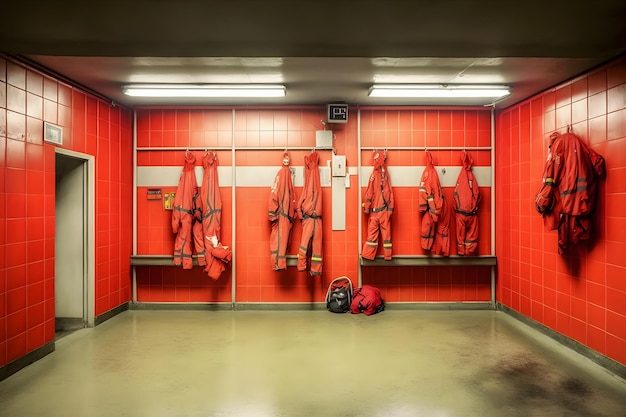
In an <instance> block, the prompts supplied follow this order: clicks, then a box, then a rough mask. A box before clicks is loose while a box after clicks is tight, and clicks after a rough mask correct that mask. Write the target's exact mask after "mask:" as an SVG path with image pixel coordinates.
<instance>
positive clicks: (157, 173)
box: [136, 166, 492, 187]
mask: <svg viewBox="0 0 626 417" xmlns="http://www.w3.org/2000/svg"><path fill="white" fill-rule="evenodd" d="M292 168H293V171H294V174H295V175H294V186H296V187H301V186H303V185H304V167H303V166H294V167H292ZM279 169H280V168H278V167H268V166H245V167H236V168H235V173H236V178H235V181H236V182H237V186H238V187H271V186H272V183H273V182H274V178H275V177H276V173H277V172H278V170H279ZM372 169H373V168H372V167H371V166H369V167H361V176H360V178H361V180H360V183H361V187H365V186H367V182H368V180H369V176H370V174H371V173H372ZM436 169H437V173H438V174H439V181H440V182H441V186H442V187H454V186H455V184H456V179H457V177H458V176H459V173H460V172H461V167H460V166H448V167H446V166H437V167H436ZM232 170H233V167H230V166H227V167H223V166H220V167H218V168H217V175H218V177H219V183H220V187H231V186H232V185H233V184H232ZM423 171H424V166H391V167H389V175H390V177H391V185H392V186H393V187H419V182H420V178H421V176H422V172H423ZM472 171H473V172H474V175H475V176H476V181H478V185H479V186H481V187H491V185H492V184H491V183H492V169H491V167H482V166H480V167H473V168H472ZM195 172H196V180H197V182H198V186H200V185H201V184H202V175H203V172H204V170H203V169H202V167H196V168H195ZM348 172H349V174H350V176H351V177H354V176H355V175H356V173H357V169H356V167H349V168H348ZM181 173H182V167H179V166H160V167H152V166H150V167H137V176H136V177H137V187H176V186H177V185H178V180H179V179H180V175H181ZM320 181H321V184H322V187H330V185H331V177H330V168H329V167H326V166H321V167H320ZM351 183H352V184H354V180H353V179H351Z"/></svg>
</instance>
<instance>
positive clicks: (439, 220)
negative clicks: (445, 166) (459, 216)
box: [418, 152, 450, 256]
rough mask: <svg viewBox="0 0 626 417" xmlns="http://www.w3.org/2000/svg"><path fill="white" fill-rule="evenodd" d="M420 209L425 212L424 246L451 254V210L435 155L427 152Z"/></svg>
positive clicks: (422, 230)
mask: <svg viewBox="0 0 626 417" xmlns="http://www.w3.org/2000/svg"><path fill="white" fill-rule="evenodd" d="M418 201H419V211H420V212H421V213H423V216H422V227H421V241H422V248H423V249H425V250H427V251H431V253H433V254H441V255H443V256H447V255H449V254H450V212H449V209H448V204H447V201H446V200H445V199H444V195H443V190H442V188H441V183H440V182H439V176H438V175H437V171H436V170H435V167H434V166H433V157H432V155H431V154H430V153H429V152H426V167H425V168H424V172H423V173H422V178H421V180H420V187H419V197H418Z"/></svg>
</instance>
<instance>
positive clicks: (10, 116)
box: [6, 110, 26, 142]
mask: <svg viewBox="0 0 626 417" xmlns="http://www.w3.org/2000/svg"><path fill="white" fill-rule="evenodd" d="M6 126H7V127H6V137H7V138H8V139H15V140H19V141H22V142H23V141H24V140H25V139H26V116H25V115H24V114H20V113H16V112H13V111H9V110H7V112H6Z"/></svg>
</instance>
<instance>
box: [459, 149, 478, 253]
mask: <svg viewBox="0 0 626 417" xmlns="http://www.w3.org/2000/svg"><path fill="white" fill-rule="evenodd" d="M473 162H474V161H473V160H472V157H471V155H470V154H468V153H466V152H463V154H462V155H461V163H462V164H463V169H461V172H460V173H459V176H458V178H457V180H456V187H455V188H454V211H455V212H456V215H455V217H456V247H457V254H458V255H461V256H464V255H471V254H473V253H474V252H476V248H477V247H478V214H477V213H478V204H479V203H480V191H479V189H478V183H477V182H476V177H475V176H474V173H473V172H472V163H473Z"/></svg>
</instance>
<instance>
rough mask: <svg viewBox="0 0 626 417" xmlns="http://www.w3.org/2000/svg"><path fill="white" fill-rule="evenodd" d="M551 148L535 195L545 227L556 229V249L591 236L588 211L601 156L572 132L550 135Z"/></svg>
mask: <svg viewBox="0 0 626 417" xmlns="http://www.w3.org/2000/svg"><path fill="white" fill-rule="evenodd" d="M549 148H550V151H549V153H548V160H547V161H546V165H545V168H544V175H543V181H542V185H541V187H540V188H539V191H538V192H537V195H536V196H535V203H536V208H537V211H538V212H539V213H540V214H541V215H542V216H543V220H544V224H545V226H546V228H548V230H553V229H558V252H559V254H560V255H562V254H564V253H566V252H567V250H568V248H569V245H570V244H574V245H575V244H577V243H578V242H579V241H581V240H587V239H589V238H590V237H591V229H592V225H591V214H592V213H593V210H594V208H595V205H596V200H597V194H598V187H599V182H600V179H602V178H604V176H605V175H606V167H605V161H604V158H603V157H602V156H601V155H600V154H598V153H597V152H595V151H594V150H593V149H591V148H590V147H589V146H587V144H586V143H584V142H583V141H582V140H581V139H580V138H579V137H578V136H576V135H575V134H573V133H571V132H569V131H568V132H567V133H565V134H563V135H561V134H559V133H553V134H552V135H550V146H549Z"/></svg>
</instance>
